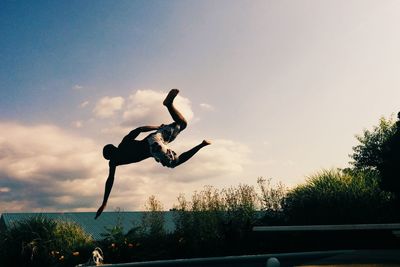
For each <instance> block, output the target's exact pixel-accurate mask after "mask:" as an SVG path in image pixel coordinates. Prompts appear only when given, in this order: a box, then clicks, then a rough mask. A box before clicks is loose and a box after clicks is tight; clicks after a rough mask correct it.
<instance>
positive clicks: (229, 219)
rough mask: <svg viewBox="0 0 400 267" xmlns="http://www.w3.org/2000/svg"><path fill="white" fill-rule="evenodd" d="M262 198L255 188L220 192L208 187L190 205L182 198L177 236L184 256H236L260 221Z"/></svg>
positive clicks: (178, 212) (178, 208) (194, 195)
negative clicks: (237, 250) (254, 224)
mask: <svg viewBox="0 0 400 267" xmlns="http://www.w3.org/2000/svg"><path fill="white" fill-rule="evenodd" d="M259 200H260V198H259V196H258V195H257V193H256V191H255V189H254V187H252V186H248V185H239V186H238V187H230V188H226V189H223V190H218V189H216V188H214V187H212V186H205V187H204V188H203V190H202V191H200V192H195V193H194V194H193V196H192V198H191V201H188V200H186V198H185V197H184V196H183V195H181V196H179V197H178V204H177V205H175V211H176V213H175V226H176V231H175V236H176V239H177V242H178V249H179V250H180V251H181V252H182V253H183V254H184V255H190V256H204V255H207V256H213V255H221V254H231V253H235V251H236V249H237V248H238V247H239V246H241V248H242V249H243V248H244V247H245V245H244V243H245V239H246V238H247V236H248V234H249V233H250V232H251V227H252V225H253V223H254V222H255V221H256V220H257V214H256V211H257V210H258V209H259V207H260V201H259Z"/></svg>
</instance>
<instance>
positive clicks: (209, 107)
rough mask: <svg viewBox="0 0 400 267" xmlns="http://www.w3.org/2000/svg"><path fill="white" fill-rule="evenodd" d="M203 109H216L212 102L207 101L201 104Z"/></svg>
mask: <svg viewBox="0 0 400 267" xmlns="http://www.w3.org/2000/svg"><path fill="white" fill-rule="evenodd" d="M200 107H201V109H203V110H206V111H214V110H215V108H214V107H213V106H211V105H210V104H207V103H201V104H200Z"/></svg>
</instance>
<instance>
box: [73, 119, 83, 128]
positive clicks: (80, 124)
mask: <svg viewBox="0 0 400 267" xmlns="http://www.w3.org/2000/svg"><path fill="white" fill-rule="evenodd" d="M72 126H73V127H75V128H77V129H80V128H82V127H83V121H74V122H72Z"/></svg>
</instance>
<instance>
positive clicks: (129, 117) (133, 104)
mask: <svg viewBox="0 0 400 267" xmlns="http://www.w3.org/2000/svg"><path fill="white" fill-rule="evenodd" d="M167 93H168V92H159V91H153V90H138V91H136V92H134V93H133V94H132V95H130V96H129V99H128V101H127V102H128V103H127V107H126V109H125V110H124V113H123V122H122V124H123V125H124V126H133V125H142V124H143V123H145V124H155V125H157V124H161V123H168V122H171V121H172V118H171V116H170V115H169V113H168V110H167V108H166V107H165V106H163V105H162V102H163V100H164V99H165V97H166V95H167ZM174 104H175V106H176V108H177V109H178V110H179V111H180V112H181V113H182V115H183V116H184V117H185V118H186V119H187V120H188V121H190V120H191V119H192V118H193V111H192V108H191V102H190V100H189V99H187V98H185V97H182V96H180V95H178V96H177V97H176V98H175V101H174Z"/></svg>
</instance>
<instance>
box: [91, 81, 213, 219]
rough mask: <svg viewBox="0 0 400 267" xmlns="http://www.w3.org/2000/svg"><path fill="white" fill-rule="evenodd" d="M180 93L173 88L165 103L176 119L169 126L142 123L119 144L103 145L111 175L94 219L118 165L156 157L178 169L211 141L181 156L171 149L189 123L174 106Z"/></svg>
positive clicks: (98, 213) (101, 209)
mask: <svg viewBox="0 0 400 267" xmlns="http://www.w3.org/2000/svg"><path fill="white" fill-rule="evenodd" d="M178 93H179V90H178V89H172V90H171V91H170V92H169V93H168V95H167V97H166V98H165V100H164V102H163V105H164V106H166V107H167V108H168V111H169V113H170V115H171V117H172V119H173V120H174V122H173V123H171V124H168V125H164V124H162V125H160V126H142V127H139V128H136V129H134V130H132V131H131V132H130V133H129V134H128V135H127V136H125V137H124V138H123V139H122V142H121V143H120V144H119V145H118V147H115V146H114V145H112V144H108V145H106V146H104V148H103V156H104V158H105V159H107V160H109V174H108V178H107V182H106V185H105V192H104V199H103V203H102V205H101V206H100V208H99V209H98V210H97V213H96V217H95V219H97V218H98V217H99V216H100V214H101V213H102V212H103V210H104V208H105V207H106V205H107V200H108V197H109V195H110V192H111V188H112V186H113V183H114V176H115V169H116V167H117V166H119V165H125V164H130V163H135V162H139V161H142V160H144V159H147V158H150V157H153V158H154V159H155V160H156V161H157V162H160V163H161V164H162V165H163V166H166V167H169V168H175V167H176V166H178V165H180V164H182V163H184V162H186V161H187V160H188V159H190V158H191V157H193V156H194V154H196V153H197V152H198V151H199V150H200V149H201V148H203V147H205V146H207V145H210V144H211V143H210V142H209V141H207V140H203V142H201V143H200V144H198V145H197V146H195V147H193V148H192V149H190V150H188V151H186V152H184V153H182V154H181V155H179V156H178V155H177V154H176V153H175V152H174V151H173V150H171V149H170V148H168V146H167V144H168V143H170V142H172V141H173V140H174V139H175V138H176V136H177V135H178V134H179V133H180V132H181V131H183V130H184V129H185V128H186V126H187V122H186V120H185V118H184V117H183V116H182V114H181V113H180V112H179V111H178V110H177V109H176V108H175V106H174V103H173V101H174V99H175V97H176V96H177V95H178ZM150 131H154V132H153V133H151V134H149V135H148V136H146V137H145V138H144V139H143V140H135V138H136V137H137V136H138V135H139V134H140V133H142V132H150Z"/></svg>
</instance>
